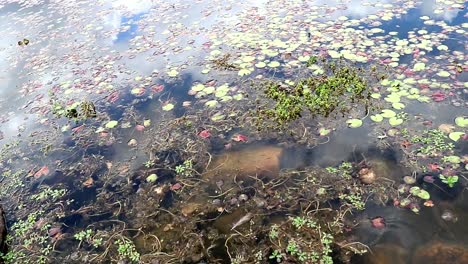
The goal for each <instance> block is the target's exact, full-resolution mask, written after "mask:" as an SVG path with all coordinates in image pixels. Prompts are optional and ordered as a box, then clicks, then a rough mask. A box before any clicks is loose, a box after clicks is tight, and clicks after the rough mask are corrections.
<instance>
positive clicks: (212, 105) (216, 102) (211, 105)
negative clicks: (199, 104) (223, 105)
mask: <svg viewBox="0 0 468 264" xmlns="http://www.w3.org/2000/svg"><path fill="white" fill-rule="evenodd" d="M217 105H218V101H216V100H210V101H208V102H206V103H205V106H206V107H210V108H212V107H215V106H217Z"/></svg>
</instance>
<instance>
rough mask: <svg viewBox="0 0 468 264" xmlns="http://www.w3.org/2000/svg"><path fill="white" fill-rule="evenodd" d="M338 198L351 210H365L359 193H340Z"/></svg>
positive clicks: (364, 204)
mask: <svg viewBox="0 0 468 264" xmlns="http://www.w3.org/2000/svg"><path fill="white" fill-rule="evenodd" d="M339 198H340V199H341V200H342V201H345V202H346V203H349V204H350V205H351V206H352V207H353V208H355V209H357V210H364V209H366V203H365V202H364V201H363V199H362V196H361V194H359V193H354V192H352V193H342V194H340V195H339Z"/></svg>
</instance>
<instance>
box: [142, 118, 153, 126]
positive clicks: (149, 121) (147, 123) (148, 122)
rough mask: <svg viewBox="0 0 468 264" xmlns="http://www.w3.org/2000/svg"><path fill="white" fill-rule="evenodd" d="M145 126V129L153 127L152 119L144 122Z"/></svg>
mask: <svg viewBox="0 0 468 264" xmlns="http://www.w3.org/2000/svg"><path fill="white" fill-rule="evenodd" d="M143 125H144V126H145V127H149V126H151V120H150V119H145V120H144V121H143Z"/></svg>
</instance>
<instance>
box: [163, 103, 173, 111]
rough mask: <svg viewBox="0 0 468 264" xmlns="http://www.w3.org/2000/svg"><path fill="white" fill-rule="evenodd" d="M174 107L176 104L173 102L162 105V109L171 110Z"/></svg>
mask: <svg viewBox="0 0 468 264" xmlns="http://www.w3.org/2000/svg"><path fill="white" fill-rule="evenodd" d="M172 109H174V104H171V103H168V104H165V105H164V106H163V107H162V110H164V111H171V110H172Z"/></svg>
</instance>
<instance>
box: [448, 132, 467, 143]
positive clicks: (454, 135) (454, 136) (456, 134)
mask: <svg viewBox="0 0 468 264" xmlns="http://www.w3.org/2000/svg"><path fill="white" fill-rule="evenodd" d="M464 134H465V133H463V132H452V133H450V134H449V138H450V139H451V140H453V141H458V140H459V139H460V138H461V136H463V135H464Z"/></svg>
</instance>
